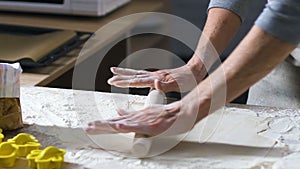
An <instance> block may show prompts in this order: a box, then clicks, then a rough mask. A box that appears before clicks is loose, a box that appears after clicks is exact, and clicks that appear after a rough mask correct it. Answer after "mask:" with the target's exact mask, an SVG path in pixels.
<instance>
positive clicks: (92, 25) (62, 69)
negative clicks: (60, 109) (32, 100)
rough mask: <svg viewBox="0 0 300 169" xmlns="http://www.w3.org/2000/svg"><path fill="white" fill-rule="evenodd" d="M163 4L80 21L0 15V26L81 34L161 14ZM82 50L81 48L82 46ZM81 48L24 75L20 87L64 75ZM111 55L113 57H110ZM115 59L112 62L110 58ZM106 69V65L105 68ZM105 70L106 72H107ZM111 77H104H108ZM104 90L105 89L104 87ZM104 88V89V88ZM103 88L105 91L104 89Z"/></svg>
mask: <svg viewBox="0 0 300 169" xmlns="http://www.w3.org/2000/svg"><path fill="white" fill-rule="evenodd" d="M163 6H164V2H162V1H158V0H132V1H131V2H130V3H129V4H127V5H125V6H123V7H121V8H120V9H118V10H116V11H114V12H112V13H110V14H108V15H107V16H104V17H99V18H98V17H80V16H62V15H47V14H30V13H13V12H0V24H7V25H16V26H30V27H40V28H53V29H63V30H74V31H81V32H92V33H93V32H95V31H97V30H98V29H99V28H101V27H103V26H105V25H106V24H108V23H110V22H112V21H114V20H116V19H118V18H120V17H122V16H127V15H130V14H134V13H140V12H155V11H162V10H163V8H164V7H163ZM144 17H145V16H141V17H137V18H135V19H133V20H130V21H129V23H126V24H123V25H118V26H120V27H118V29H117V30H118V31H114V32H111V33H110V34H109V35H108V36H106V37H105V38H106V39H104V40H103V41H105V42H112V41H114V40H115V39H116V38H117V37H120V36H123V35H124V34H126V33H127V32H128V31H130V29H131V28H133V27H134V26H135V25H137V24H138V23H139V22H140V21H141V20H142V19H143V18H144ZM81 47H82V46H81ZM81 47H79V48H78V49H76V50H74V51H71V52H69V53H68V54H67V55H66V56H65V57H62V58H60V59H58V60H57V61H55V62H54V63H53V64H52V65H50V66H47V67H43V68H36V69H31V70H29V71H27V72H25V73H23V75H22V77H21V84H22V85H26V86H32V85H37V86H46V85H48V84H49V83H50V82H52V81H53V80H55V79H57V78H59V77H60V76H62V75H64V74H65V73H67V72H68V71H71V69H72V68H73V67H74V65H75V62H76V58H77V56H78V53H79V52H80V49H81ZM118 47H119V54H118V55H119V58H117V59H119V60H120V58H122V57H124V56H125V54H126V49H127V45H126V41H124V42H123V44H120V45H119V46H118ZM111 55H116V53H114V52H113V53H112V54H111ZM113 59H114V58H113ZM107 68H109V65H107ZM107 70H108V69H107ZM109 76H110V74H108V75H106V77H109ZM104 86H105V85H104ZM105 87H106V88H107V86H105ZM105 87H104V88H105Z"/></svg>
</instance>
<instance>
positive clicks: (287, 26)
mask: <svg viewBox="0 0 300 169" xmlns="http://www.w3.org/2000/svg"><path fill="white" fill-rule="evenodd" d="M250 3H251V0H211V2H210V4H209V7H208V9H210V8H216V7H217V8H224V9H228V10H231V11H232V12H234V13H236V14H237V15H238V16H240V18H241V20H242V21H243V20H244V19H245V18H246V13H247V9H248V7H249V5H250ZM255 25H257V26H259V27H260V28H262V29H263V30H265V31H266V32H268V33H270V34H271V35H273V36H275V37H277V38H279V39H281V40H284V41H286V42H288V43H291V44H294V45H298V44H299V43H300V0H272V1H270V2H269V3H268V4H266V7H265V9H264V10H263V12H262V13H261V14H260V16H259V17H258V18H257V19H256V21H255Z"/></svg>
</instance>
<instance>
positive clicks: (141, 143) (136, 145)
mask: <svg viewBox="0 0 300 169" xmlns="http://www.w3.org/2000/svg"><path fill="white" fill-rule="evenodd" d="M164 100H165V94H164V93H163V92H161V91H159V90H151V91H150V93H149V94H148V96H147V99H146V102H145V105H144V107H148V106H151V105H154V104H164ZM147 137H148V136H146V135H141V134H136V135H135V139H134V141H133V146H132V149H131V153H132V155H133V156H135V157H146V156H147V155H148V153H149V151H150V148H151V145H152V139H151V138H147Z"/></svg>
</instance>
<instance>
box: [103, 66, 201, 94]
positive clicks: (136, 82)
mask: <svg viewBox="0 0 300 169" xmlns="http://www.w3.org/2000/svg"><path fill="white" fill-rule="evenodd" d="M111 71H112V73H114V76H113V77H112V78H110V79H109V80H108V83H109V84H110V85H114V86H117V87H122V88H125V87H135V88H145V87H154V81H155V80H157V81H158V82H159V83H158V85H156V88H157V89H158V90H161V91H163V92H171V91H175V92H188V91H190V90H192V89H193V88H194V87H196V85H197V84H198V83H199V82H200V81H201V80H202V78H203V77H204V76H205V74H206V71H205V70H204V71H203V69H197V70H196V69H193V68H191V67H190V66H188V65H184V66H182V67H179V68H175V69H165V70H158V71H155V72H150V71H145V70H133V69H127V68H118V67H112V68H111Z"/></svg>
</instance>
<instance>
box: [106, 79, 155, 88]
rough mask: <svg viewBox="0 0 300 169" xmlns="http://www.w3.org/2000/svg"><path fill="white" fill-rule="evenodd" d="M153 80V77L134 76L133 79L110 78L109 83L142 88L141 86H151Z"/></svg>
mask: <svg viewBox="0 0 300 169" xmlns="http://www.w3.org/2000/svg"><path fill="white" fill-rule="evenodd" d="M154 80H155V78H152V77H145V78H134V79H127V80H112V81H110V83H111V85H114V86H117V87H136V88H143V87H153V82H154Z"/></svg>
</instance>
